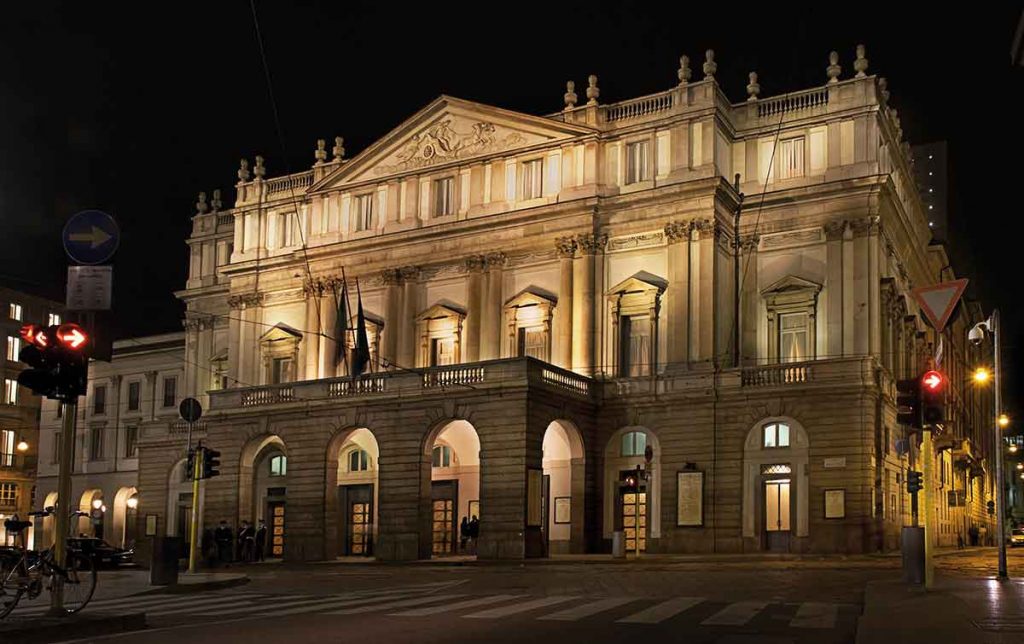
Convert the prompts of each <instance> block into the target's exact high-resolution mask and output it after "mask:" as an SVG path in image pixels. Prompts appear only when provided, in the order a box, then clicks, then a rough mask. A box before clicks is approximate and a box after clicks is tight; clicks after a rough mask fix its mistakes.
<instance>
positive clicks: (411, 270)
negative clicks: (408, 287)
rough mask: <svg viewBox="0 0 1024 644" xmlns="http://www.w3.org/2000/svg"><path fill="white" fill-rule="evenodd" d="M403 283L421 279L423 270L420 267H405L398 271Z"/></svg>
mask: <svg viewBox="0 0 1024 644" xmlns="http://www.w3.org/2000/svg"><path fill="white" fill-rule="evenodd" d="M398 272H399V275H400V276H401V278H402V281H403V282H415V281H417V280H418V279H419V278H420V275H421V274H422V273H423V269H422V268H420V267H419V266H403V267H401V268H399V269H398Z"/></svg>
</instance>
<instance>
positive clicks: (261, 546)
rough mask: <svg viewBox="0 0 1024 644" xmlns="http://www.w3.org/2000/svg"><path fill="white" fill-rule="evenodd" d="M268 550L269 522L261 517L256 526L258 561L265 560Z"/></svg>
mask: <svg viewBox="0 0 1024 644" xmlns="http://www.w3.org/2000/svg"><path fill="white" fill-rule="evenodd" d="M266 551H267V522H266V521H264V520H263V519H260V523H259V527H257V528H256V561H263V558H264V557H265V556H266Z"/></svg>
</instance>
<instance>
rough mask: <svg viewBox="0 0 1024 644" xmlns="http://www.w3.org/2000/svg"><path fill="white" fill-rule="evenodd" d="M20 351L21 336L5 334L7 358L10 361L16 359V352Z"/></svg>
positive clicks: (15, 360)
mask: <svg viewBox="0 0 1024 644" xmlns="http://www.w3.org/2000/svg"><path fill="white" fill-rule="evenodd" d="M20 352H21V338H15V337H13V336H7V359H8V360H10V361H11V362H17V361H18V354H19V353H20Z"/></svg>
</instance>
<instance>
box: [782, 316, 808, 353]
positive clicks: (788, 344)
mask: <svg viewBox="0 0 1024 644" xmlns="http://www.w3.org/2000/svg"><path fill="white" fill-rule="evenodd" d="M807 319H808V318H807V313H804V312H801V313H783V314H781V315H779V362H802V361H804V360H807V359H808V357H809V355H810V351H809V347H808V346H807Z"/></svg>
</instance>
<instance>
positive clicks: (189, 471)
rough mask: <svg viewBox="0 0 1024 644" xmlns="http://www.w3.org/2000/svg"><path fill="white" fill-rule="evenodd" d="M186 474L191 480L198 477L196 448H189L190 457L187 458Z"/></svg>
mask: <svg viewBox="0 0 1024 644" xmlns="http://www.w3.org/2000/svg"><path fill="white" fill-rule="evenodd" d="M185 476H187V477H188V478H187V480H189V481H194V480H195V478H196V450H194V449H189V450H188V457H187V458H186V459H185Z"/></svg>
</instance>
